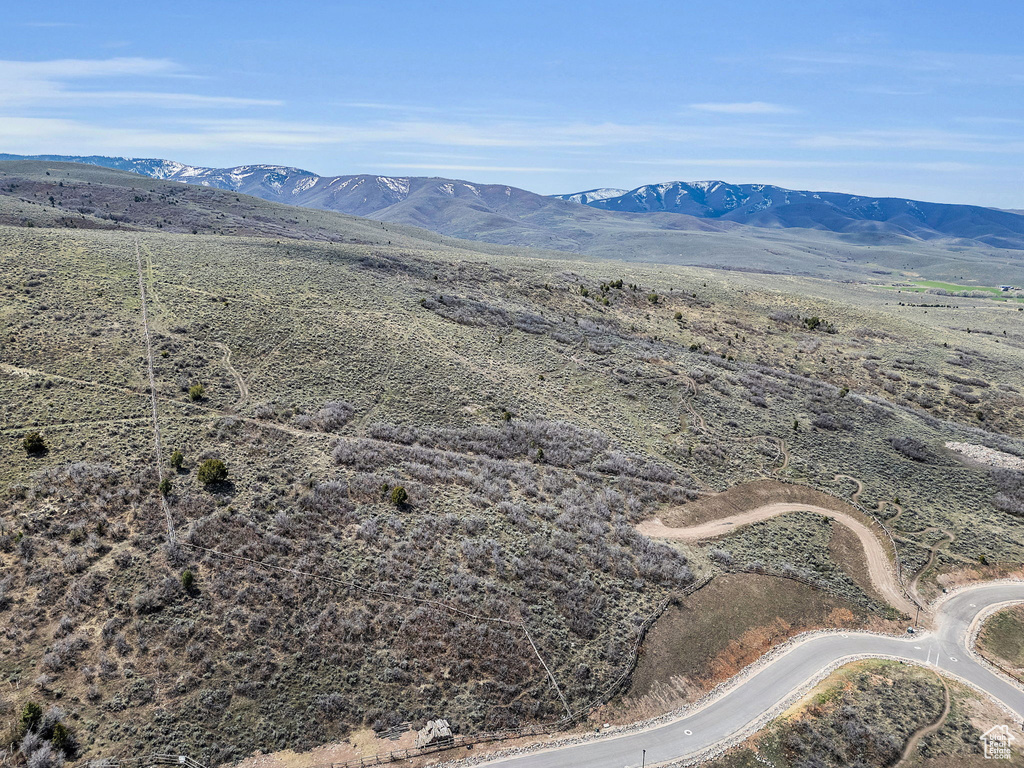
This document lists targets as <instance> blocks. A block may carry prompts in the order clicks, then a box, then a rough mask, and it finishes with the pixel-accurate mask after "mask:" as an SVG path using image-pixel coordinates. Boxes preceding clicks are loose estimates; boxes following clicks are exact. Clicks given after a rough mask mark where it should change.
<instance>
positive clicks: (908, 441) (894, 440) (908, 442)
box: [889, 437, 936, 464]
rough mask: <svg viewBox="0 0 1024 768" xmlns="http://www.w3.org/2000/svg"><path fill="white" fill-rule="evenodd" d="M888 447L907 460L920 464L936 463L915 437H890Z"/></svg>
mask: <svg viewBox="0 0 1024 768" xmlns="http://www.w3.org/2000/svg"><path fill="white" fill-rule="evenodd" d="M889 445H891V446H892V447H893V448H894V449H895V450H896V451H898V452H899V453H902V454H903V455H904V456H906V457H907V458H908V459H912V460H914V461H920V462H921V463H922V464H934V463H935V461H936V456H935V454H934V453H932V451H931V449H930V448H929V447H928V446H927V445H925V444H924V443H923V442H921V441H920V440H918V439H917V438H916V437H890V438H889Z"/></svg>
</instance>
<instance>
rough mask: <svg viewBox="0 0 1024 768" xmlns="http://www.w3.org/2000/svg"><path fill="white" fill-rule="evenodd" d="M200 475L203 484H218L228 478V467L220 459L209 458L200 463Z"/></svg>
mask: <svg viewBox="0 0 1024 768" xmlns="http://www.w3.org/2000/svg"><path fill="white" fill-rule="evenodd" d="M198 477H199V482H200V483H202V484H203V485H207V486H209V485H217V484H218V483H223V482H224V481H225V480H227V479H228V468H227V467H226V466H224V462H223V461H221V460H220V459H207V460H206V461H204V462H203V463H202V464H200V465H199V473H198Z"/></svg>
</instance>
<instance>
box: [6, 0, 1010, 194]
mask: <svg viewBox="0 0 1024 768" xmlns="http://www.w3.org/2000/svg"><path fill="white" fill-rule="evenodd" d="M6 5H7V7H6V8H5V11H4V20H3V26H4V31H5V34H4V35H3V42H2V43H0V151H6V152H13V153H20V154H44V153H45V154H50V153H61V154H111V155H128V156H135V157H164V158H170V159H174V160H180V161H182V162H186V163H191V164H195V165H212V166H229V165H237V164H243V163H254V162H271V163H281V164H287V165H296V166H299V167H302V168H306V169H308V170H312V171H315V172H318V173H321V174H331V175H333V174H348V173H381V174H389V175H417V176H452V177H457V178H464V179H470V180H474V181H480V182H500V183H509V184H514V185H516V186H521V187H525V188H527V189H531V190H534V191H537V192H542V193H556V192H570V191H578V190H582V189H589V188H593V187H599V186H614V187H623V188H632V187H635V186H639V185H641V184H645V183H651V182H658V181H667V180H675V179H682V180H698V179H724V180H726V181H733V182H764V183H772V184H778V185H780V186H785V187H793V188H799V189H823V190H835V191H844V192H854V193H858V194H866V195H891V196H900V197H914V198H918V199H925V200H937V201H941V202H962V203H975V204H981V205H992V206H1002V207H1012V208H1024V184H1022V183H1021V181H1022V179H1024V173H1022V171H1024V45H1022V42H1021V30H1022V29H1024V3H1021V2H1020V0H1006V1H1005V2H1003V1H998V0H997V1H993V2H985V1H984V0H983V1H982V2H974V3H961V2H949V1H948V0H932V1H931V2H924V1H923V0H900V1H899V2H897V1H896V0H886V1H885V2H874V1H873V0H861V2H845V1H844V0H826V1H825V2H822V1H821V0H818V1H817V2H803V1H802V0H794V1H793V2H789V3H764V2H745V1H736V2H732V3H729V4H717V3H708V2H701V3H693V2H688V1H686V0H677V1H676V2H658V1H657V0H651V1H650V2H647V3H643V4H635V3H625V2H616V3H611V2H603V1H601V0H598V1H596V2H587V3H568V2H561V3H560V2H550V0H549V2H547V3H542V2H533V1H532V0H520V2H515V3H511V2H479V1H478V2H443V1H441V0H435V1H434V2H416V1H414V0H409V1H408V2H376V3H373V2H361V3H350V2H334V3H327V2H324V3H315V4H310V3H307V4H304V3H289V4H286V3H283V2H257V1H251V2H245V3H234V2H205V3H193V2H189V1H188V0H185V1H179V2H174V3H146V2H133V3H124V2H103V3H96V2H91V3H90V2H78V3H70V2H49V3H39V4H30V3H13V2H12V3H8V4H6Z"/></svg>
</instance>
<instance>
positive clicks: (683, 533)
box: [637, 502, 917, 616]
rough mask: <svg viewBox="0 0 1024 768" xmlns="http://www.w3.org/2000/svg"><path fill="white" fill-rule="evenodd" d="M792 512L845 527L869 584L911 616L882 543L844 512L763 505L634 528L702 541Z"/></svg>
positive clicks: (912, 609)
mask: <svg viewBox="0 0 1024 768" xmlns="http://www.w3.org/2000/svg"><path fill="white" fill-rule="evenodd" d="M792 512H815V513H817V514H819V515H822V516H824V517H828V518H830V519H832V520H835V521H836V522H838V523H840V524H842V525H845V526H846V527H847V528H849V529H850V530H851V531H853V532H854V533H855V534H856V535H857V538H858V539H859V540H860V543H861V546H862V547H864V555H865V557H866V559H867V563H868V574H869V575H870V577H871V583H872V584H873V585H874V586H875V589H876V590H878V593H879V594H880V595H881V596H882V597H884V598H885V599H886V600H887V601H888V602H889V604H890V605H892V606H893V607H894V608H896V609H897V610H900V611H903V612H904V613H906V614H908V615H910V616H913V615H914V613H915V612H916V610H917V606H916V605H915V604H914V603H913V602H912V601H911V600H910V599H909V598H907V596H906V595H905V594H903V590H902V589H901V588H900V585H899V584H898V583H897V581H896V573H895V571H894V570H893V567H892V564H891V562H890V560H889V554H888V552H887V551H886V549H885V547H884V546H883V545H882V542H881V541H880V540H879V538H878V537H877V536H876V535H875V534H874V532H873V531H871V529H869V528H868V527H867V526H866V525H865V524H864V523H862V522H861V521H860V520H857V519H856V518H855V517H853V516H851V515H848V514H846V513H844V512H837V511H836V510H834V509H827V508H825V507H818V506H814V505H811V504H799V503H788V502H780V503H774V504H765V505H763V506H760V507H757V508H755V509H751V510H747V511H745V512H740V513H738V514H735V515H731V516H729V517H724V518H721V519H718V520H713V521H711V522H706V523H701V524H698V525H691V526H688V527H686V528H669V527H668V526H666V525H665V524H664V523H662V522H661V520H659V519H658V518H655V519H653V520H645V521H644V522H642V523H640V524H639V525H638V526H637V530H638V531H639V532H640V533H642V534H643V535H645V536H650V537H652V538H657V539H674V540H676V541H701V540H703V539H714V538H717V537H719V536H725V535H727V534H729V533H732V532H733V531H735V530H737V529H738V528H741V527H743V526H745V525H751V524H753V523H757V522H760V521H762V520H770V519H771V518H773V517H778V516H779V515H786V514H790V513H792Z"/></svg>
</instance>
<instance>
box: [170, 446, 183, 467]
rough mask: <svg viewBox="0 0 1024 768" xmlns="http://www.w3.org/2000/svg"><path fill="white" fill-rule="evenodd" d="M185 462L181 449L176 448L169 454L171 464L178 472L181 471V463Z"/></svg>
mask: <svg viewBox="0 0 1024 768" xmlns="http://www.w3.org/2000/svg"><path fill="white" fill-rule="evenodd" d="M184 463H185V454H183V453H182V452H181V451H178V450H176V451H175V452H174V453H172V454H171V466H172V467H174V468H175V469H176V470H178V471H179V472H180V471H181V467H182V465H183V464H184Z"/></svg>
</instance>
